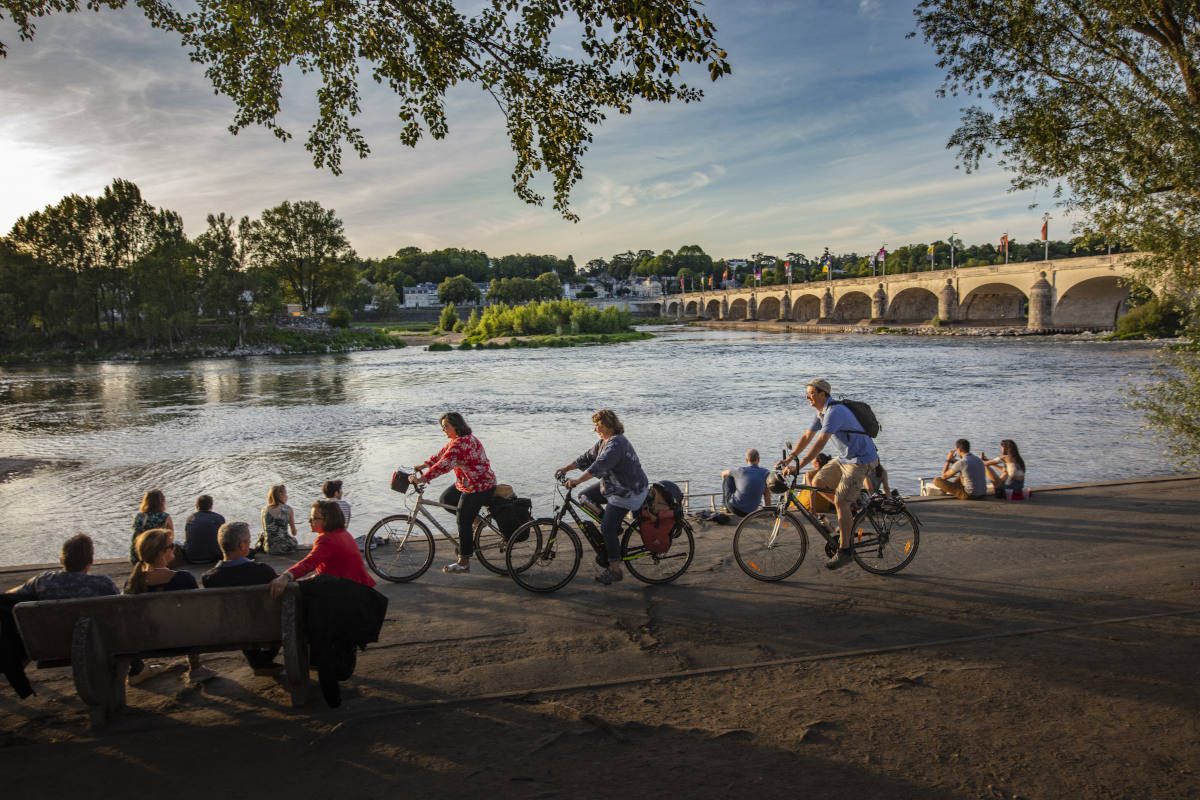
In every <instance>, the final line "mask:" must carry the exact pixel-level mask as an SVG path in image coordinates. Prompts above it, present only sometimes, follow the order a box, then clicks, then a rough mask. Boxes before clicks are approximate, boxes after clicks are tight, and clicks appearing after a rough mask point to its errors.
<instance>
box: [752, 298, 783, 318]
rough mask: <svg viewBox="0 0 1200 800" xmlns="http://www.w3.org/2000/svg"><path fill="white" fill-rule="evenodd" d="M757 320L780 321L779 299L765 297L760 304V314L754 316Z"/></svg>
mask: <svg viewBox="0 0 1200 800" xmlns="http://www.w3.org/2000/svg"><path fill="white" fill-rule="evenodd" d="M754 317H755V319H764V320H766V319H779V318H780V315H779V298H778V297H764V298H763V299H762V300H760V301H759V303H758V313H756V314H755V315H754Z"/></svg>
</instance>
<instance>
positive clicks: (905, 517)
mask: <svg viewBox="0 0 1200 800" xmlns="http://www.w3.org/2000/svg"><path fill="white" fill-rule="evenodd" d="M851 531H852V532H853V536H852V537H851V538H852V539H853V543H854V546H853V550H852V552H853V554H854V560H855V561H857V562H858V565H859V566H860V567H862V568H863V569H865V570H866V571H867V572H873V573H875V574H876V575H891V574H892V573H893V572H899V571H900V570H902V569H904V568H905V567H906V566H908V562H910V561H912V560H913V557H914V556H916V554H917V544H918V543H919V542H920V538H921V530H920V525H919V524H918V523H917V520H916V518H915V517H913V515H912V514H910V513H908V512H907V511H905V510H903V509H900V510H897V511H884V510H882V509H877V508H876V509H873V508H864V509H863V510H862V511H860V512H858V516H856V517H855V518H854V525H853V527H852V528H851Z"/></svg>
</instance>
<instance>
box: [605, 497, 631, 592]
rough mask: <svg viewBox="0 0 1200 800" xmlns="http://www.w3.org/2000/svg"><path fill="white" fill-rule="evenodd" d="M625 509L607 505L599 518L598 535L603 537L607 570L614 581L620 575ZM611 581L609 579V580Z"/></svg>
mask: <svg viewBox="0 0 1200 800" xmlns="http://www.w3.org/2000/svg"><path fill="white" fill-rule="evenodd" d="M626 511H627V509H624V508H621V507H620V506H617V505H614V504H612V503H609V504H608V505H606V506H605V507H604V516H603V517H601V518H600V535H601V536H603V537H604V551H605V554H606V555H607V556H608V569H609V571H610V572H612V573H614V576H615V579H617V580H619V576H620V575H621V523H622V522H623V521H624V520H625V513H626ZM610 580H611V579H610Z"/></svg>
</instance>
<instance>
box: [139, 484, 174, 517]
mask: <svg viewBox="0 0 1200 800" xmlns="http://www.w3.org/2000/svg"><path fill="white" fill-rule="evenodd" d="M166 510H167V498H166V497H164V496H163V493H162V489H151V490H150V491H148V492H146V494H145V495H143V496H142V505H141V507H140V508H139V509H138V511H140V512H142V513H143V514H145V513H146V512H148V511H166Z"/></svg>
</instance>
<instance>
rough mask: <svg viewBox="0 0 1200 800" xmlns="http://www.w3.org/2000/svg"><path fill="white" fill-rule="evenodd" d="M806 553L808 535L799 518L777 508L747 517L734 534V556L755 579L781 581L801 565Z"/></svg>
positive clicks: (743, 570)
mask: <svg viewBox="0 0 1200 800" xmlns="http://www.w3.org/2000/svg"><path fill="white" fill-rule="evenodd" d="M807 552H808V535H807V534H805V532H804V526H803V525H801V524H800V520H798V519H796V518H795V517H794V516H792V515H791V514H787V513H785V514H780V513H779V511H778V510H777V509H772V508H763V509H759V510H758V511H755V512H754V513H753V514H750V515H748V516H746V517H745V518H743V519H742V521H741V522H740V523H738V526H737V530H736V531H734V534H733V557H734V559H736V560H737V563H738V566H739V567H741V568H742V572H744V573H746V574H747V575H749V576H750V577H751V578H754V579H755V580H757V581H781V580H783V579H784V578H786V577H787V576H788V575H791V574H792V573H793V572H795V571H796V570H797V569H799V568H800V564H802V563H803V562H804V556H805V554H806V553H807Z"/></svg>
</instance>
